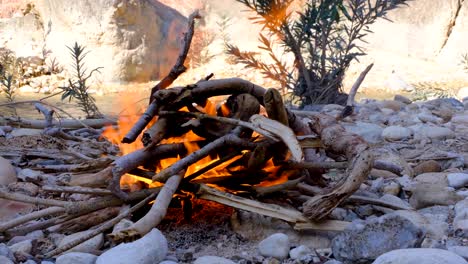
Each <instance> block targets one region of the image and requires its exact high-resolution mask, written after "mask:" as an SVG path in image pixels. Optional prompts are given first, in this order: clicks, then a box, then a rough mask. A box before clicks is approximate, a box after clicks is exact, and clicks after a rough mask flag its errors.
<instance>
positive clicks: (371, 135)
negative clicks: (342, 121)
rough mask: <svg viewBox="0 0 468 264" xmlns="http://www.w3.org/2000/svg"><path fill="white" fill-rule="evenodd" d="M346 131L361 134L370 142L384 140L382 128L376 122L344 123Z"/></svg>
mask: <svg viewBox="0 0 468 264" xmlns="http://www.w3.org/2000/svg"><path fill="white" fill-rule="evenodd" d="M344 127H345V129H346V131H348V132H351V133H354V134H357V135H359V136H361V137H362V138H363V139H364V140H366V141H367V142H369V143H379V142H380V141H382V130H383V129H382V128H381V127H380V126H378V125H376V124H372V123H365V122H356V124H355V125H354V124H353V125H344Z"/></svg>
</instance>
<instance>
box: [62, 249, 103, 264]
mask: <svg viewBox="0 0 468 264" xmlns="http://www.w3.org/2000/svg"><path fill="white" fill-rule="evenodd" d="M96 259H97V256H95V255H93V254H89V253H80V252H71V253H67V254H64V255H61V256H60V257H58V258H57V260H56V262H55V264H94V263H95V262H96Z"/></svg>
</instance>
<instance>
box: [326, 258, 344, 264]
mask: <svg viewBox="0 0 468 264" xmlns="http://www.w3.org/2000/svg"><path fill="white" fill-rule="evenodd" d="M323 264H343V262H341V261H338V260H335V259H331V260H329V261H327V262H325V263H323Z"/></svg>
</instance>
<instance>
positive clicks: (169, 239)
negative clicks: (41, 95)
mask: <svg viewBox="0 0 468 264" xmlns="http://www.w3.org/2000/svg"><path fill="white" fill-rule="evenodd" d="M307 110H308V111H321V112H324V113H328V114H331V115H336V114H338V113H340V112H341V110H342V106H338V105H325V106H320V107H313V108H310V109H307ZM341 123H342V125H343V126H344V127H345V128H346V129H347V130H349V131H352V132H354V133H356V134H359V135H360V136H362V137H363V138H364V139H365V140H367V141H368V142H369V143H371V144H372V148H373V150H374V154H375V156H376V160H378V161H385V162H386V164H387V168H386V169H385V170H379V169H373V170H372V171H371V173H370V176H369V178H368V179H367V181H365V183H363V184H362V185H361V187H360V189H359V190H358V191H357V193H356V195H359V196H364V197H367V198H369V199H370V198H376V199H379V200H383V201H386V202H387V205H386V206H385V205H374V204H369V203H365V202H364V203H362V202H361V203H360V202H357V201H355V200H348V201H346V202H345V203H344V204H342V205H340V207H339V208H336V209H335V210H334V211H333V212H332V214H331V215H330V218H332V219H335V220H342V221H349V222H350V224H349V225H348V227H347V228H346V230H345V231H343V232H325V231H321V232H307V233H303V232H302V233H301V232H297V231H295V230H294V229H293V228H292V227H291V226H290V225H288V224H287V223H285V222H282V221H280V220H275V219H270V218H267V217H263V216H260V215H258V214H255V213H249V212H244V211H236V210H234V209H232V208H229V207H226V206H221V205H219V204H216V203H212V202H204V201H197V200H196V201H195V202H194V205H193V208H194V212H193V215H192V218H191V221H188V220H187V219H184V217H183V212H182V209H181V208H177V207H178V206H177V205H173V206H172V207H173V208H172V209H171V210H170V211H169V213H168V217H167V218H166V219H165V221H163V223H162V224H161V225H160V226H159V230H157V229H154V230H153V231H152V232H150V233H148V234H147V235H146V236H145V237H143V238H142V239H140V240H137V241H135V242H131V243H127V244H121V245H119V246H116V247H113V248H111V249H110V250H107V249H108V248H109V247H110V244H109V242H108V240H107V239H106V238H105V237H104V236H103V235H99V236H96V237H95V238H93V239H91V240H88V241H87V242H85V243H83V244H82V245H80V246H79V247H76V248H74V249H73V250H72V251H74V252H67V253H65V254H63V255H61V256H60V257H58V258H57V259H51V260H45V261H42V262H41V261H38V260H37V259H35V258H34V257H32V255H33V252H37V251H38V248H44V247H50V248H54V247H56V246H58V245H61V244H62V245H63V244H64V243H66V242H67V241H70V240H71V239H72V238H73V236H76V235H77V234H72V235H69V236H66V235H65V234H59V233H54V232H43V231H34V232H31V233H29V234H26V235H24V236H16V237H13V238H11V239H10V240H8V241H3V243H2V244H0V263H28V264H34V263H42V264H50V263H58V264H68V263H77V264H88V263H99V264H100V263H143V264H146V263H148V264H149V263H151V264H152V263H165V264H169V263H197V264H202V263H245V264H247V263H271V264H273V263H322V264H323V263H327V264H339V263H374V264H384V263H386V264H397V263H398V264H405V263H408V264H409V263H419V264H426V263H432V264H434V263H435V264H449V263H450V264H458V263H460V264H462V263H468V262H467V260H468V188H467V187H468V100H465V101H464V102H461V101H458V100H456V99H452V98H450V99H435V100H431V101H426V102H412V101H411V100H409V99H408V98H406V97H403V96H395V98H394V100H384V101H376V100H365V101H363V102H361V103H359V104H358V105H357V106H356V108H355V114H354V115H353V116H351V117H347V118H345V119H344V120H343V121H342V122H341ZM13 131H14V130H13ZM12 137H18V140H19V138H22V137H25V135H23V136H21V135H19V134H16V135H14V134H12V132H8V131H6V133H5V139H11V138H12ZM26 137H27V136H26ZM0 139H1V138H0ZM22 140H23V141H24V142H27V140H24V138H22ZM23 141H21V142H23ZM0 142H3V141H1V140H0ZM18 142H20V141H18ZM24 144H26V143H24ZM41 144H42V143H41ZM43 144H47V142H43ZM59 147H60V146H59ZM0 162H2V164H1V165H0V170H1V171H0V175H1V177H0V184H7V183H10V182H12V181H17V180H18V183H21V182H23V181H24V179H25V177H33V176H32V175H33V174H34V173H32V172H31V170H29V171H27V169H23V170H22V169H20V168H18V167H17V168H15V167H13V166H11V164H10V161H9V160H6V159H3V158H0ZM389 164H390V165H389ZM11 175H13V176H11ZM15 175H18V176H15ZM27 175H29V176H27ZM327 176H328V177H329V178H330V179H332V178H333V177H334V176H335V175H334V171H330V172H329V173H328V174H327ZM8 177H10V178H8ZM11 177H13V179H12V178H11ZM17 177H18V179H17ZM35 177H39V176H38V175H36V176H35ZM18 183H16V184H18ZM32 185H34V184H32ZM25 186H26V185H24V186H23V187H22V188H24V187H25ZM28 186H29V189H28V190H30V191H31V190H33V191H34V190H35V189H34V188H36V191H37V186H36V187H34V186H30V185H28ZM77 199H80V197H77ZM81 199H85V198H83V197H81ZM389 204H390V205H391V206H388V205H389ZM2 205H3V208H2V211H0V214H2V216H5V215H7V214H11V213H12V212H11V210H13V209H14V210H17V209H18V208H19V207H18V205H11V204H9V205H6V203H3V201H2ZM9 206H10V207H9ZM15 206H16V207H15ZM9 208H10V210H8V209H9ZM396 208H399V209H398V210H397V209H396ZM402 208H406V209H405V210H402ZM26 209H27V208H25V211H27V210H26ZM135 217H138V215H135V216H134V218H135ZM132 220H134V219H126V220H124V221H122V222H121V223H120V224H118V225H116V227H115V228H122V227H124V226H127V225H128V223H129V222H130V221H132ZM84 232H88V231H84Z"/></svg>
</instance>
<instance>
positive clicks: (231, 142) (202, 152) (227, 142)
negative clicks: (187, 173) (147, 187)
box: [153, 134, 255, 182]
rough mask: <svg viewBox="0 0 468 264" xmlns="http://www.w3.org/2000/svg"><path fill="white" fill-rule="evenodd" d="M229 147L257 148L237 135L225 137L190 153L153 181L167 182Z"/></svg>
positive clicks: (157, 175) (160, 173)
mask: <svg viewBox="0 0 468 264" xmlns="http://www.w3.org/2000/svg"><path fill="white" fill-rule="evenodd" d="M227 146H235V147H239V148H245V149H250V148H254V147H255V143H252V142H249V141H247V140H243V139H240V138H238V137H237V136H235V135H231V134H228V135H225V136H223V137H220V138H218V139H216V140H215V141H213V142H211V143H209V144H207V145H206V146H204V147H203V148H201V149H199V150H197V151H194V152H192V153H190V154H189V155H187V156H185V157H184V158H182V159H180V160H178V161H177V162H176V163H174V164H172V165H171V166H169V167H167V168H165V169H163V170H161V171H160V172H159V173H158V174H156V176H155V177H154V178H153V181H159V182H165V181H166V180H167V179H168V178H169V177H171V176H172V175H176V174H178V173H179V172H180V171H182V170H185V169H187V167H188V166H190V165H192V164H194V163H195V162H197V161H198V160H200V159H202V158H204V157H206V156H207V155H209V154H210V153H211V152H213V151H214V150H216V149H218V148H223V147H227Z"/></svg>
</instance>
